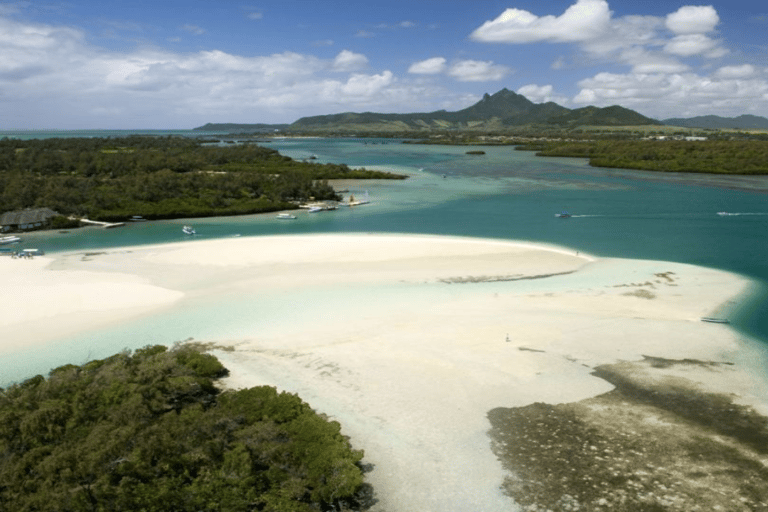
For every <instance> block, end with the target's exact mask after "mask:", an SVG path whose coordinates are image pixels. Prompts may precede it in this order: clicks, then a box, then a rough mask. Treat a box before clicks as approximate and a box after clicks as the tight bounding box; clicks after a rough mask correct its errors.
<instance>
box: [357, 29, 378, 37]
mask: <svg viewBox="0 0 768 512" xmlns="http://www.w3.org/2000/svg"><path fill="white" fill-rule="evenodd" d="M375 35H376V34H374V33H373V32H369V31H368V30H358V31H357V34H355V37H361V38H363V39H368V38H371V37H374V36H375Z"/></svg>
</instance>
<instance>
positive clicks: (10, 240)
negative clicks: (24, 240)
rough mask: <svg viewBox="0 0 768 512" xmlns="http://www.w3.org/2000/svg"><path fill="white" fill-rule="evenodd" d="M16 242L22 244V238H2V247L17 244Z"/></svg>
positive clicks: (0, 238) (0, 241) (0, 243)
mask: <svg viewBox="0 0 768 512" xmlns="http://www.w3.org/2000/svg"><path fill="white" fill-rule="evenodd" d="M16 242H21V238H19V237H17V236H13V235H11V236H3V237H0V245H7V244H15V243H16Z"/></svg>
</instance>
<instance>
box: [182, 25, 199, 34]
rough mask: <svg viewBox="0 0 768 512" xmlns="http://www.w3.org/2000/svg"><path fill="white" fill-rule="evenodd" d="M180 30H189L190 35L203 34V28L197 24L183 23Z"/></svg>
mask: <svg viewBox="0 0 768 512" xmlns="http://www.w3.org/2000/svg"><path fill="white" fill-rule="evenodd" d="M181 30H183V31H184V32H189V33H190V34H192V35H195V36H201V35H203V34H205V29H204V28H202V27H198V26H197V25H184V26H182V27H181Z"/></svg>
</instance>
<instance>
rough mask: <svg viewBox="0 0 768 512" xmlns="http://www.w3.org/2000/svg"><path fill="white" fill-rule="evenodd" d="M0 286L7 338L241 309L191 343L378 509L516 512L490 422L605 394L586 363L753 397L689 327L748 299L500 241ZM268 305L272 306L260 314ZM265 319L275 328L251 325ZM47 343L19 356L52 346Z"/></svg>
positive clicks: (201, 246) (238, 253)
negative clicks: (687, 378) (316, 433)
mask: <svg viewBox="0 0 768 512" xmlns="http://www.w3.org/2000/svg"><path fill="white" fill-rule="evenodd" d="M44 263H45V264H44ZM21 269H23V270H21ZM0 280H2V281H3V282H6V283H7V282H12V283H13V286H15V289H16V290H17V291H18V293H21V294H22V295H23V296H24V297H26V298H25V301H26V302H25V304H26V305H25V308H29V311H26V310H25V312H24V313H23V314H21V315H20V316H19V317H17V318H15V317H12V316H11V315H7V314H6V315H5V316H0V326H2V327H3V328H5V329H12V328H16V329H18V328H19V326H20V325H22V324H24V325H29V323H30V321H34V320H35V319H43V318H52V317H55V316H57V315H58V317H62V316H63V315H69V317H70V318H73V320H72V321H71V322H70V323H71V324H72V325H70V328H71V329H77V328H81V329H85V328H88V327H91V326H92V325H93V324H92V322H93V321H94V320H93V318H96V320H98V319H101V321H111V322H114V321H116V320H119V319H120V318H123V319H126V320H127V319H131V318H134V319H135V318H136V315H140V314H142V313H143V312H145V311H148V310H151V309H154V310H157V309H158V308H184V307H185V305H187V304H191V303H192V301H194V303H195V304H200V303H201V302H202V303H205V301H209V302H210V304H211V305H214V304H216V303H220V302H221V301H225V302H226V301H232V300H237V298H238V297H240V296H242V297H247V300H249V301H256V306H255V307H254V311H255V312H256V313H254V316H253V321H252V323H250V324H249V323H248V319H247V318H246V319H245V321H244V322H243V325H240V326H238V329H237V333H238V335H237V336H232V335H231V334H229V335H225V334H222V335H221V336H214V337H212V338H211V339H198V341H213V342H217V343H220V344H222V345H229V346H234V347H235V351H233V352H226V351H217V352H216V355H217V356H219V357H220V358H221V359H222V361H223V362H224V363H225V365H226V366H227V367H228V368H229V369H230V371H231V376H230V377H229V378H227V379H226V385H228V386H230V387H236V388H237V387H248V386H254V385H261V384H268V385H273V386H277V387H278V389H280V390H287V391H290V392H295V393H298V394H299V395H300V396H301V397H302V398H303V399H304V400H306V401H307V402H308V403H309V404H310V405H311V406H312V407H314V408H315V409H316V410H318V411H319V412H323V413H326V414H328V415H329V416H330V417H332V418H333V419H335V420H337V421H339V422H340V423H341V424H342V427H343V431H344V433H345V434H346V435H349V436H350V437H351V440H352V443H353V445H354V446H355V447H356V448H362V449H364V450H365V453H366V457H365V462H367V463H370V464H372V465H374V469H373V471H371V472H370V473H369V474H368V480H369V481H370V482H371V483H372V484H373V485H374V488H375V490H376V496H377V498H378V500H379V501H378V503H377V505H376V506H375V509H374V510H377V511H397V512H417V511H418V512H424V511H441V512H446V511H456V512H465V511H468V510H477V511H481V510H482V511H505V512H507V511H509V510H513V509H514V504H513V503H512V501H511V500H510V499H509V498H507V497H506V496H504V495H503V494H502V493H501V491H500V490H499V486H500V484H501V483H502V479H503V476H504V473H503V470H502V468H501V465H500V463H499V462H498V461H497V460H496V458H495V457H494V455H493V454H492V453H491V450H490V442H489V438H488V437H487V435H486V432H487V430H488V429H489V426H490V425H489V423H488V421H487V419H486V414H487V412H488V411H489V410H491V409H493V408H495V407H512V406H521V405H526V404H529V403H532V402H535V401H543V402H549V403H560V402H570V401H575V400H580V399H583V398H586V397H589V396H594V395H596V394H599V393H602V392H605V391H608V390H609V389H610V386H609V385H608V384H607V383H606V382H604V381H602V380H601V379H598V378H595V377H592V376H591V375H590V371H591V368H592V367H594V366H595V365H598V364H602V363H610V362H614V361H617V360H636V359H640V358H641V357H642V355H650V356H655V357H665V358H672V359H683V358H695V359H701V360H712V361H736V362H737V364H736V365H734V366H733V367H731V368H732V370H730V373H729V374H727V375H726V374H722V373H717V372H712V376H711V378H709V382H708V383H707V385H708V386H709V388H710V389H715V390H722V391H728V392H732V393H735V394H737V395H739V396H740V397H741V399H742V400H743V401H744V402H749V403H755V404H757V403H758V399H757V398H756V397H757V396H759V393H760V391H761V390H759V389H758V387H759V383H758V382H757V379H754V378H750V374H749V372H748V370H749V368H748V367H747V366H746V365H744V364H743V363H741V361H743V360H744V359H746V358H744V357H742V356H741V355H742V354H743V353H744V350H745V340H742V339H741V337H740V336H739V335H738V334H736V333H735V332H734V331H733V330H731V329H730V328H729V327H728V326H724V325H718V324H710V323H704V322H701V321H700V318H701V317H703V316H717V315H720V314H723V312H724V311H725V309H723V306H724V305H727V303H728V301H732V300H735V298H737V297H738V296H739V294H740V293H741V292H743V291H744V290H745V288H746V287H747V285H748V282H747V281H746V280H745V279H743V278H741V277H740V276H736V275H734V274H730V273H727V272H721V271H716V270H711V269H706V268H700V267H695V266H691V265H683V264H676V263H669V262H659V261H637V260H620V259H596V258H592V257H589V256H586V255H583V254H581V255H579V254H577V253H576V251H573V250H569V249H564V248H559V247H552V246H545V245H536V244H527V243H515V242H505V241H497V240H479V239H464V238H453V237H450V238H449V237H432V236H411V235H403V236H400V235H302V236H283V237H279V236H275V237H256V238H236V239H228V240H214V241H201V240H195V241H190V242H186V243H182V244H172V245H164V246H152V247H134V248H124V249H120V250H106V251H104V252H103V253H100V254H97V255H92V256H90V257H85V258H84V257H83V254H82V253H78V254H74V253H72V254H67V255H61V256H55V257H54V258H52V260H43V259H40V260H37V261H33V262H28V261H16V260H14V261H11V260H8V261H0ZM90 294H93V295H94V296H98V297H99V298H100V300H92V298H93V297H92V296H91V295H90ZM72 297H78V300H71V298H72ZM121 297H122V298H121ZM275 297H281V298H283V299H285V298H287V305H286V302H285V301H284V302H283V308H282V309H279V308H277V309H275V307H274V304H272V303H271V302H270V300H271V299H274V298H275ZM244 300H245V299H244ZM259 301H262V302H259ZM62 302H65V303H66V304H67V306H66V307H63V306H61V303H62ZM138 304H141V305H142V308H143V309H141V308H138V306H137V305H138ZM260 304H261V306H260ZM268 306H269V307H272V308H273V309H269V308H268ZM266 310H269V311H273V312H274V311H276V313H274V314H273V315H272V316H269V315H267V316H266V317H264V315H262V316H259V314H258V312H259V311H266ZM78 312H80V313H84V312H87V313H89V316H88V317H86V316H85V315H77V314H75V313H78ZM89 318H90V319H89ZM241 320H242V319H241ZM132 321H135V320H132ZM211 321H212V322H215V321H216V320H215V319H211ZM77 322H81V324H78V323H77ZM89 322H91V323H89ZM224 327H225V326H222V333H224V332H230V333H231V331H230V330H228V329H225V328H224ZM47 329H48V330H46V329H45V328H44V326H41V327H40V328H39V329H37V330H36V331H35V332H34V333H33V334H32V335H30V336H27V337H26V338H25V340H26V342H27V343H35V342H43V341H49V340H51V339H55V337H56V336H57V335H58V334H57V333H56V332H55V330H54V331H51V329H52V327H51V325H50V323H49V324H48V327H47ZM54 329H55V328H54ZM6 339H7V338H6ZM3 343H5V342H3ZM3 348H6V349H7V348H8V347H3V346H2V345H0V353H2V350H3Z"/></svg>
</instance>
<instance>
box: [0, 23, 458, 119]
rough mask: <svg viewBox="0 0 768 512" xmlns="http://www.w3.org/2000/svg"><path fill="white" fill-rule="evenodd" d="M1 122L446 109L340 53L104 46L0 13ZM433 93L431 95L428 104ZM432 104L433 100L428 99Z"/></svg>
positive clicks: (447, 99)
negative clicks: (245, 53)
mask: <svg viewBox="0 0 768 512" xmlns="http://www.w3.org/2000/svg"><path fill="white" fill-rule="evenodd" d="M0 55H2V58H0V91H1V92H2V94H0V111H2V112H3V116H2V118H0V128H5V129H10V128H54V127H56V128H84V127H90V128H94V127H104V128H109V127H114V128H131V127H135V128H170V127H192V126H197V125H200V124H204V123H205V122H208V121H211V120H217V119H226V120H228V121H231V122H291V121H294V120H295V119H297V118H299V117H302V116H305V115H314V114H323V113H333V112H339V111H349V110H358V111H359V110H362V109H365V110H377V111H382V112H392V111H400V112H403V111H405V112H408V111H411V112H412V111H421V110H423V109H427V110H429V109H437V108H442V106H443V105H455V106H456V108H463V107H466V106H467V105H466V104H464V103H462V102H463V100H464V99H463V97H459V96H458V95H457V94H454V93H452V92H450V91H448V90H446V89H444V88H442V87H441V86H438V85H433V84H423V83H418V82H408V81H400V80H398V79H397V78H396V77H395V76H394V74H393V73H392V72H391V71H389V70H380V71H376V72H374V73H359V72H356V73H354V74H348V75H345V76H341V77H340V76H339V70H342V69H346V70H350V69H358V68H359V67H360V66H365V65H366V63H367V58H366V57H365V56H364V55H361V54H357V53H354V52H352V51H349V50H344V51H342V52H340V53H339V54H338V55H337V56H336V57H335V58H331V59H321V58H318V57H316V56H313V55H309V54H299V53H295V52H282V53H275V54H271V55H261V56H248V57H245V56H240V55H234V54H231V53H227V52H223V51H219V50H209V51H200V52H186V53H179V52H173V51H168V50H157V49H147V48H146V47H142V48H140V49H137V50H134V51H121V52H112V51H108V50H105V49H103V48H97V47H92V46H90V45H89V44H88V42H87V39H86V38H85V36H84V34H83V33H82V32H81V31H78V30H74V29H70V28H67V27H57V26H50V25H42V24H32V23H22V22H17V21H12V20H8V19H3V18H1V17H0ZM432 98H435V99H434V100H433V99H432ZM433 101H434V102H433Z"/></svg>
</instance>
